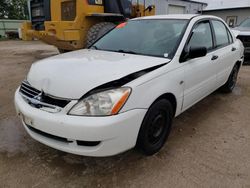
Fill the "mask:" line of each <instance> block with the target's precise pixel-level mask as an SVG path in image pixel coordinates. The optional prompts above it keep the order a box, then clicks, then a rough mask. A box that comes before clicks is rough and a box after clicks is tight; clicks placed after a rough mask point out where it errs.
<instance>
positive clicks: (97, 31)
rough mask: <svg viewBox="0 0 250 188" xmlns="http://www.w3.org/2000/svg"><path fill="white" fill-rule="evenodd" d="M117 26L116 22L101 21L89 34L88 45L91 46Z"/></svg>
mask: <svg viewBox="0 0 250 188" xmlns="http://www.w3.org/2000/svg"><path fill="white" fill-rule="evenodd" d="M114 27H115V24H113V23H111V22H101V23H98V24H96V25H94V26H92V27H91V28H90V29H89V31H88V34H87V42H86V47H89V46H91V45H92V44H93V43H94V42H95V41H97V40H98V39H99V38H101V37H102V36H103V35H105V34H106V33H108V32H109V31H110V30H112V29H113V28H114Z"/></svg>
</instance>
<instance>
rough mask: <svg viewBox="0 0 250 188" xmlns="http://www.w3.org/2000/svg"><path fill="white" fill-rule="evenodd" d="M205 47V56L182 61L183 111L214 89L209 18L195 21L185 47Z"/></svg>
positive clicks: (213, 63) (214, 69)
mask: <svg viewBox="0 0 250 188" xmlns="http://www.w3.org/2000/svg"><path fill="white" fill-rule="evenodd" d="M190 47H193V48H194V47H206V48H207V50H208V54H207V55H206V56H205V57H200V58H195V59H190V60H188V61H185V62H183V64H184V70H185V80H184V84H185V86H184V102H183V111H184V110H186V109H188V108H189V107H190V106H192V105H193V104H195V103H196V102H198V101H199V100H201V99H202V98H204V97H205V96H207V95H208V94H210V93H211V92H212V91H214V89H215V85H216V75H217V67H216V64H217V60H216V58H215V59H214V51H213V50H214V41H213V34H212V29H211V24H210V22H209V20H204V21H201V22H199V23H197V24H196V25H195V26H194V28H193V31H192V33H191V36H190V39H189V41H188V43H187V44H186V46H185V49H190Z"/></svg>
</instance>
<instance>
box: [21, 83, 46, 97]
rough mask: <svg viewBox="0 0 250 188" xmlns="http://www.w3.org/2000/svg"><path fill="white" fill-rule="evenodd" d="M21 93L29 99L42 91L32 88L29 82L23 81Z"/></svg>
mask: <svg viewBox="0 0 250 188" xmlns="http://www.w3.org/2000/svg"><path fill="white" fill-rule="evenodd" d="M20 92H21V93H22V94H23V95H25V96H27V97H29V98H34V97H36V96H38V95H39V94H40V93H41V91H39V90H37V89H35V88H33V87H31V85H30V84H29V83H28V82H27V81H23V83H22V85H21V87H20Z"/></svg>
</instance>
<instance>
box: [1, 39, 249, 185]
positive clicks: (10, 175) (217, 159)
mask: <svg viewBox="0 0 250 188" xmlns="http://www.w3.org/2000/svg"><path fill="white" fill-rule="evenodd" d="M57 53H58V52H57V50H56V49H55V48H54V47H52V46H48V45H44V44H42V43H40V42H38V41H35V42H22V41H2V42H0V187H41V188H43V187H108V188H110V187H192V188H193V187H225V188H230V187H232V188H235V187H243V188H250V66H244V67H243V68H242V69H241V71H240V75H239V81H238V85H237V87H236V89H235V90H234V92H233V93H232V94H222V93H220V92H215V93H213V94H212V95H210V96H209V97H207V98H206V99H204V100H203V101H201V102H200V103H198V104H197V105H195V106H194V107H193V108H191V109H190V110H188V111H187V112H185V113H183V114H182V115H180V116H179V117H178V118H176V119H175V120H174V126H173V130H172V132H171V135H170V138H169V140H168V142H167V144H166V145H165V147H164V148H163V149H162V151H161V152H159V153H158V154H156V155H154V156H152V157H145V156H143V155H142V154H140V153H138V152H137V151H135V150H131V151H128V152H126V153H123V154H120V155H118V156H114V157H108V158H89V157H82V156H76V155H71V154H67V153H64V152H60V151H57V150H54V149H52V148H49V147H47V146H44V145H42V144H40V143H38V142H36V141H34V140H33V139H31V138H30V137H29V136H28V135H27V134H26V132H25V131H24V129H23V127H22V125H21V123H20V121H19V119H18V118H17V117H16V115H15V110H14V105H13V96H14V92H15V89H16V88H17V87H18V85H19V84H20V82H21V81H22V80H23V79H24V78H25V75H26V74H27V71H28V69H29V67H30V65H31V63H32V62H34V61H35V60H37V59H41V58H45V57H47V56H51V55H55V54H57Z"/></svg>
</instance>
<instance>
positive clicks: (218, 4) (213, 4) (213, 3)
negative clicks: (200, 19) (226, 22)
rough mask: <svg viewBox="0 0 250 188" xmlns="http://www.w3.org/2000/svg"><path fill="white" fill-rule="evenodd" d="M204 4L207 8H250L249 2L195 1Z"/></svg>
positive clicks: (230, 0)
mask: <svg viewBox="0 0 250 188" xmlns="http://www.w3.org/2000/svg"><path fill="white" fill-rule="evenodd" d="M196 1H201V2H205V3H207V4H208V7H207V8H210V9H211V8H212V9H216V8H220V7H221V8H222V7H224V8H226V7H244V6H250V0H196Z"/></svg>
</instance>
